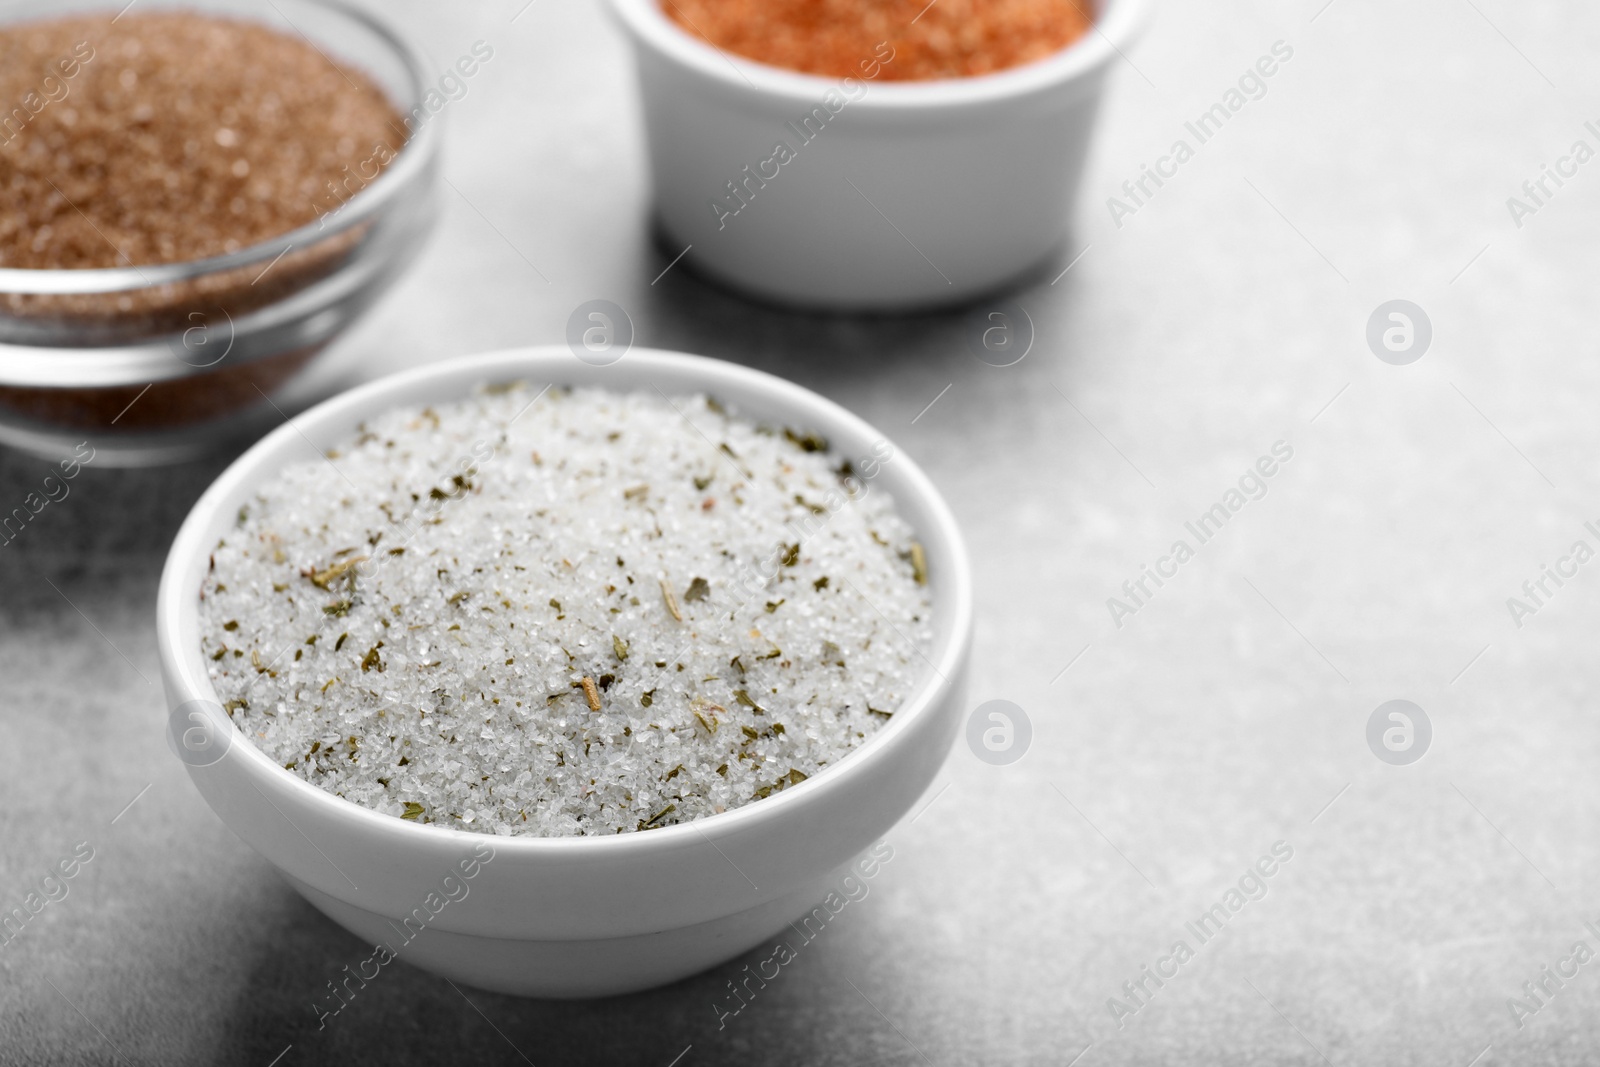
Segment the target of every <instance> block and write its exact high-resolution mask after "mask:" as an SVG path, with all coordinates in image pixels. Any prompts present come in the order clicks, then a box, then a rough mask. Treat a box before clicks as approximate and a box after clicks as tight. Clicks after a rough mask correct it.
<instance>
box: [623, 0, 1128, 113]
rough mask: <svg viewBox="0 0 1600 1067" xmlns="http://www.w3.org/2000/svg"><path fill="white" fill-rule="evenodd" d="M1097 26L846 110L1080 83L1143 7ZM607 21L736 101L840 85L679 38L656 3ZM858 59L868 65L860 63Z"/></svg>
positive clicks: (969, 101) (1101, 5)
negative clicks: (1043, 52) (1061, 42)
mask: <svg viewBox="0 0 1600 1067" xmlns="http://www.w3.org/2000/svg"><path fill="white" fill-rule="evenodd" d="M1092 2H1093V3H1094V6H1095V8H1096V11H1095V19H1094V21H1093V22H1091V23H1090V26H1089V30H1088V32H1086V33H1084V34H1083V35H1082V36H1080V37H1079V38H1078V39H1077V40H1075V41H1073V42H1071V43H1070V44H1068V45H1067V46H1066V47H1065V48H1063V49H1061V50H1060V51H1058V52H1055V53H1053V54H1051V55H1049V56H1046V57H1045V58H1043V59H1039V60H1035V61H1033V62H1031V63H1025V64H1022V65H1021V66H1017V67H1009V68H1006V69H1004V70H1000V71H995V72H994V73H991V74H978V75H973V76H970V77H960V78H938V79H925V80H916V81H884V82H879V81H871V80H868V79H856V80H858V81H866V82H867V83H868V84H870V85H871V86H872V89H871V91H870V92H867V93H864V94H862V95H861V96H859V97H855V98H853V99H852V100H851V102H850V108H851V110H853V111H857V112H859V111H872V112H889V113H903V112H918V111H926V110H932V109H941V108H953V107H962V106H981V105H984V104H991V103H996V102H1001V101H1007V100H1015V99H1018V98H1023V97H1027V96H1031V95H1034V94H1037V93H1040V92H1045V91H1048V90H1051V89H1054V88H1057V87H1059V86H1062V85H1066V84H1070V83H1073V82H1077V81H1082V80H1084V79H1086V78H1088V77H1090V76H1092V75H1093V74H1095V73H1096V72H1097V71H1099V69H1100V68H1102V67H1104V66H1105V65H1106V64H1107V63H1109V62H1110V61H1111V59H1112V58H1114V57H1120V58H1123V59H1126V58H1127V57H1126V55H1125V54H1124V51H1123V50H1124V49H1126V48H1127V47H1129V46H1130V45H1131V44H1132V43H1133V42H1134V40H1135V39H1136V38H1137V37H1138V36H1139V33H1140V32H1141V31H1142V30H1143V28H1144V24H1145V21H1146V15H1147V11H1148V7H1149V3H1148V0H1092ZM608 5H609V7H610V9H611V12H612V15H613V17H614V18H616V20H617V21H618V22H620V23H621V24H622V25H623V26H624V27H625V28H626V29H627V30H628V31H629V32H630V35H631V36H632V37H633V38H634V39H635V40H637V41H639V42H640V43H641V44H644V45H648V46H649V47H650V48H651V49H653V50H654V51H655V52H656V53H657V54H659V55H661V56H664V57H666V58H668V59H670V60H671V61H673V62H675V63H676V64H678V65H679V66H681V67H685V68H688V69H691V70H693V71H695V72H696V73H698V74H699V75H701V76H702V77H704V78H706V79H708V80H710V81H712V82H714V83H717V84H720V85H721V86H723V87H724V88H727V89H730V90H733V91H735V92H739V93H751V92H754V93H758V94H761V95H765V96H770V97H777V98H780V99H782V100H784V101H786V102H794V103H808V104H815V103H817V102H818V101H819V100H820V99H821V97H822V96H823V94H824V93H826V92H828V91H829V90H834V91H836V92H837V91H838V90H839V86H840V85H841V83H842V82H844V81H845V80H847V79H845V78H832V77H828V76H826V75H821V74H807V73H804V72H801V71H796V70H790V69H788V68H785V67H775V66H772V65H770V64H767V63H762V62H760V61H758V60H754V59H750V58H748V57H746V56H738V55H735V54H733V53H729V52H726V51H724V50H722V49H720V48H717V47H716V46H715V45H713V44H711V43H710V42H709V41H706V40H703V39H702V38H700V37H697V36H695V35H694V34H691V33H689V32H687V31H686V30H684V29H683V28H682V27H681V26H679V25H678V24H677V23H675V22H673V21H672V20H671V19H669V18H668V17H667V16H666V15H665V13H664V12H663V11H662V10H661V7H660V6H659V5H660V0H608ZM862 58H863V59H866V58H869V57H865V56H864V57H862Z"/></svg>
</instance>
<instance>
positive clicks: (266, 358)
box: [0, 0, 439, 466]
mask: <svg viewBox="0 0 1600 1067" xmlns="http://www.w3.org/2000/svg"><path fill="white" fill-rule="evenodd" d="M124 3H125V0H112V2H104V3H101V2H92V0H91V2H82V3H71V2H69V3H63V4H60V5H53V6H52V8H51V10H50V13H49V15H48V16H41V15H40V14H39V9H38V8H37V6H36V5H33V4H3V5H0V23H6V24H10V23H19V22H24V21H35V20H37V19H39V18H41V17H50V18H57V17H61V16H65V15H72V14H94V13H99V12H112V11H117V10H120V9H123V7H124ZM173 8H181V9H184V10H189V11H196V12H199V13H203V14H208V15H216V16H221V17H227V18H235V19H240V20H244V21H253V22H257V23H260V24H263V25H266V26H268V27H269V28H272V29H275V30H277V31H279V32H281V33H284V34H286V35H289V36H293V37H299V38H302V39H304V40H306V41H307V42H309V43H310V44H311V45H312V47H314V48H316V49H317V50H318V51H319V52H321V53H322V54H323V55H324V56H327V57H329V61H330V62H334V61H337V62H338V63H339V64H342V65H347V66H349V67H351V68H354V69H358V70H361V71H362V72H364V73H365V74H367V75H368V76H369V77H371V78H372V79H373V81H374V82H376V84H377V85H378V86H379V87H380V88H381V89H382V90H383V91H384V92H385V93H386V94H387V95H388V97H389V99H390V102H391V103H392V104H394V106H395V108H396V110H398V111H399V112H400V113H401V115H402V116H406V127H407V128H408V130H409V133H408V134H406V135H405V140H404V141H403V143H400V144H399V145H398V147H397V149H396V152H397V154H396V155H395V158H394V159H393V161H392V162H390V163H389V164H388V166H386V167H384V168H383V170H382V171H381V172H379V173H378V175H377V176H376V177H375V178H374V179H372V180H371V181H370V182H368V183H366V184H365V185H364V186H362V187H360V188H358V189H356V190H355V191H354V192H353V195H350V197H349V199H347V200H343V201H342V203H338V204H337V206H336V207H334V208H333V209H332V210H330V211H328V212H327V213H325V214H324V215H323V216H322V217H321V218H320V219H318V220H316V221H314V222H312V223H309V224H307V225H305V226H302V227H300V228H299V229H296V230H292V231H290V232H288V233H285V234H281V235H280V236H277V237H274V238H272V239H270V240H267V241H262V242H260V243H257V244H253V245H250V246H248V247H245V248H242V249H240V250H239V251H237V252H233V253H230V254H227V255H221V256H213V257H210V258H206V259H198V260H191V261H187V262H181V263H166V264H151V265H139V266H124V267H113V268H104V269H86V270H23V269H5V268H0V442H4V443H6V444H9V445H12V446H15V447H18V448H22V449H25V450H27V451H30V452H33V453H36V454H39V455H42V456H45V457H48V458H52V459H53V458H58V457H60V456H64V455H69V454H71V453H72V452H73V450H74V448H75V447H76V446H77V445H78V444H79V443H81V442H83V441H88V442H89V443H90V444H91V445H92V446H93V448H94V455H95V461H96V462H97V463H102V464H106V465H114V466H142V465H149V464H158V463H170V462H177V461H180V460H183V459H187V458H190V457H192V456H195V455H198V454H201V453H203V452H205V451H207V450H208V449H209V448H211V447H213V446H215V445H216V444H218V443H219V442H221V441H223V440H226V439H228V438H234V437H238V436H240V435H242V434H249V433H255V434H259V433H260V432H261V431H263V430H264V429H265V428H266V427H267V426H269V425H270V424H271V423H273V422H276V421H279V420H280V415H279V413H278V412H277V411H276V410H275V409H274V407H273V405H272V403H271V398H272V397H273V396H274V395H275V394H276V393H278V392H280V391H281V390H283V389H284V387H285V386H286V385H287V384H288V383H289V382H290V381H291V380H292V379H293V378H295V377H296V376H297V375H298V374H299V373H300V372H301V371H303V370H304V369H305V368H306V367H307V366H308V365H309V364H310V363H311V362H312V361H313V360H314V359H315V358H316V357H317V355H318V354H319V353H321V352H322V350H323V349H324V348H325V347H326V346H327V345H328V344H329V342H331V341H332V340H333V339H334V338H336V337H337V336H338V335H339V334H340V333H341V332H343V331H344V330H345V329H346V328H347V327H348V326H349V325H350V324H351V323H352V322H354V321H355V320H356V319H357V318H358V317H359V316H360V315H361V314H362V313H363V312H365V311H366V310H367V309H368V308H369V307H371V306H372V304H373V303H374V302H376V301H377V299H378V298H379V297H380V296H381V295H382V294H383V293H384V291H385V290H386V289H388V287H389V286H390V285H391V284H392V283H393V282H394V281H395V279H396V278H397V277H398V276H399V274H400V273H401V272H402V271H403V270H404V269H405V268H406V266H408V265H409V264H410V262H411V261H412V260H413V259H414V258H415V255H416V253H417V251H418V249H419V247H420V245H421V243H422V241H423V239H424V238H425V237H426V236H427V233H428V231H429V230H430V229H431V227H432V225H433V222H434V220H435V217H436V214H437V200H438V197H437V184H438V183H437V173H438V141H439V130H438V124H437V122H432V121H428V118H429V111H428V109H427V108H426V105H425V104H424V94H425V93H426V92H427V89H428V67H427V65H426V62H425V60H424V59H423V57H422V55H421V53H420V52H419V51H418V50H417V49H416V48H415V47H413V46H412V45H411V44H410V43H408V42H407V41H406V40H405V39H404V38H403V37H402V36H401V35H400V34H399V33H397V32H396V31H395V30H394V29H392V28H391V27H389V26H388V25H386V24H384V23H383V22H381V21H380V20H378V19H377V18H375V17H373V16H372V15H370V14H368V13H366V12H363V11H359V10H357V9H355V8H353V7H348V6H346V5H344V4H342V3H339V2H337V0H269V2H252V0H144V2H143V3H141V5H140V10H141V11H145V10H150V9H173ZM413 119H416V120H419V121H416V122H414V121H413ZM401 133H405V131H401ZM400 136H401V134H397V136H396V141H397V142H398V141H399V140H400ZM347 187H348V186H347Z"/></svg>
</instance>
